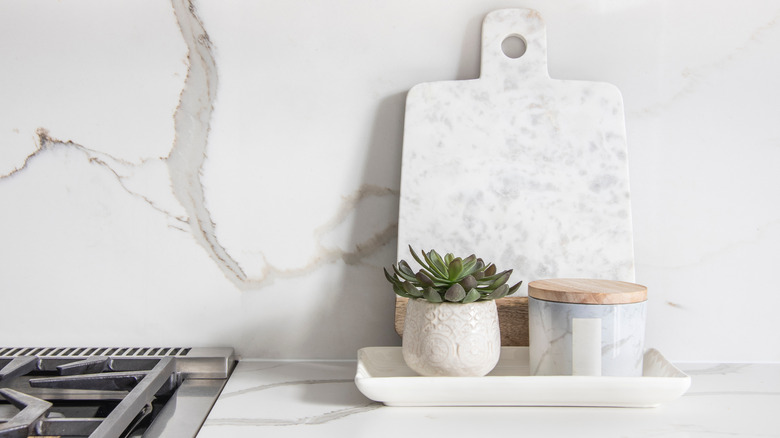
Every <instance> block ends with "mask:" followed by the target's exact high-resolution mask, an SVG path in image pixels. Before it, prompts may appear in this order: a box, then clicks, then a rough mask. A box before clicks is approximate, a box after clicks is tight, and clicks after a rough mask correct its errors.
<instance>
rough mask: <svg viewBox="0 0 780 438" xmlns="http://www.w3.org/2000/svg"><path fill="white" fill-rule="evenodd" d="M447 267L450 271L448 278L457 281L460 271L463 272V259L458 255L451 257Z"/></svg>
mask: <svg viewBox="0 0 780 438" xmlns="http://www.w3.org/2000/svg"><path fill="white" fill-rule="evenodd" d="M447 269H448V271H449V273H450V275H449V280H450V281H457V280H458V279H459V278H460V273H461V272H463V260H461V258H460V257H457V258H455V259H453V260H452V263H450V265H449V267H448V268H447Z"/></svg>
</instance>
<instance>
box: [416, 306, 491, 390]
mask: <svg viewBox="0 0 780 438" xmlns="http://www.w3.org/2000/svg"><path fill="white" fill-rule="evenodd" d="M405 319H406V321H405V326H404V336H403V357H404V360H405V361H406V364H407V365H408V366H409V368H411V369H413V370H414V371H416V372H418V373H420V374H422V375H425V376H484V375H485V374H487V373H489V372H490V371H491V370H492V369H493V367H495V366H496V363H497V362H498V357H499V354H500V352H501V334H500V330H499V326H498V313H497V311H496V303H495V301H492V300H491V301H480V302H474V303H469V304H460V303H430V302H427V301H425V300H419V299H414V300H409V304H408V307H407V313H406V318H405Z"/></svg>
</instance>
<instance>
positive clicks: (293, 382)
mask: <svg viewBox="0 0 780 438" xmlns="http://www.w3.org/2000/svg"><path fill="white" fill-rule="evenodd" d="M354 381H355V379H329V380H328V379H320V380H313V379H310V380H290V381H287V382H276V383H269V384H267V385H260V386H253V387H251V388H245V389H241V390H238V391H233V392H225V393H222V395H220V398H230V397H236V396H239V395H244V394H248V393H252V392H260V391H265V390H266V389H271V388H278V387H280V386H296V385H322V384H328V383H353V382H354Z"/></svg>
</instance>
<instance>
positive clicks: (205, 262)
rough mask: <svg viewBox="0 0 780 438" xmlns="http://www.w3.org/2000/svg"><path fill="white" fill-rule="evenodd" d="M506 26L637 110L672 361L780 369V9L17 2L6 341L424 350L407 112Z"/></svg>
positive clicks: (645, 220) (9, 81)
mask: <svg viewBox="0 0 780 438" xmlns="http://www.w3.org/2000/svg"><path fill="white" fill-rule="evenodd" d="M506 7H530V8H534V9H536V10H538V11H539V12H540V13H541V14H542V16H543V17H544V19H545V21H546V23H547V32H548V49H549V52H548V53H549V55H548V59H549V70H550V76H551V77H553V78H557V79H582V80H590V81H604V82H610V83H612V84H614V85H616V86H617V87H618V88H619V89H620V90H621V92H622V94H623V100H624V105H625V111H626V129H627V136H628V152H629V154H628V156H629V171H630V182H631V196H632V216H633V229H634V248H635V262H636V280H637V282H639V283H642V284H645V285H646V286H648V288H649V297H650V301H649V306H648V315H647V318H648V330H647V339H646V345H647V346H648V347H655V348H658V349H659V350H661V351H662V352H663V353H664V355H665V356H667V357H668V358H670V359H672V360H708V361H780V348H776V347H777V346H780V340H778V339H777V337H776V336H775V335H772V333H774V332H775V330H774V327H773V325H772V321H773V316H774V314H773V309H774V308H776V307H777V306H779V305H780V298H778V294H777V293H776V290H775V289H776V286H775V281H774V279H773V278H772V273H773V271H774V268H775V265H776V260H778V259H780V252H779V250H778V247H780V204H778V203H777V202H776V199H778V198H780V173H778V172H777V171H776V168H777V165H778V164H780V125H778V124H777V123H776V122H777V120H778V119H779V118H780V106H779V105H778V104H777V102H778V101H780V85H778V82H777V80H776V78H777V77H780V57H778V56H777V53H778V50H780V24H779V23H778V19H779V18H780V2H777V1H756V2H751V3H750V8H745V7H744V6H740V4H738V3H736V2H728V1H722V0H718V1H714V2H713V1H709V2H705V1H684V2H654V1H649V0H647V1H632V2H586V1H562V2H544V1H541V0H537V1H522V2H521V1H498V0H489V1H474V0H457V1H444V0H435V1H431V2H424V3H421V2H414V1H410V0H402V1H395V2H363V1H358V0H333V1H329V2H316V3H311V2H304V1H302V0H293V1H284V2H283V1H275V2H249V1H231V2H216V1H194V2H192V3H190V2H187V1H185V0H172V1H171V2H170V3H166V2H159V1H156V2H152V1H121V2H119V1H117V2H100V1H94V0H93V1H83V2H77V3H72V2H57V1H53V0H34V1H28V2H3V3H2V4H0V35H2V38H1V39H0V41H2V43H0V55H2V59H3V68H2V69H0V102H2V103H3V106H2V110H0V111H2V117H0V212H2V213H1V214H0V246H1V247H2V251H0V293H2V297H3V298H2V301H1V302H0V309H2V310H0V333H3V336H2V338H3V341H2V342H0V344H3V345H9V346H25V345H27V346H33V345H34V346H43V345H74V346H76V345H98V344H99V345H191V346H205V345H229V346H233V347H235V348H236V349H237V350H238V352H239V353H240V354H241V355H242V356H244V357H264V358H324V359H332V358H354V356H355V352H356V350H357V349H358V348H360V347H364V346H370V345H396V344H399V343H400V341H399V339H398V338H397V336H396V335H395V333H394V330H393V302H394V296H393V294H392V292H391V291H390V290H389V288H388V287H387V286H386V282H385V280H384V278H383V276H382V274H381V267H383V266H388V265H389V264H390V263H392V262H393V261H395V257H396V244H397V242H396V227H397V215H398V187H399V184H400V182H399V178H400V162H401V139H402V133H403V117H404V100H405V97H406V92H407V91H408V90H409V89H410V88H411V87H412V86H414V85H415V84H418V83H421V82H430V81H441V80H451V79H458V80H463V79H470V78H475V77H477V76H478V74H479V70H478V69H479V27H480V23H481V21H482V19H483V17H484V15H485V14H486V13H487V12H489V11H491V10H494V9H499V8H506ZM724 29H728V32H726V31H724ZM518 280H519V279H518ZM529 280H533V279H526V281H529ZM755 333H768V334H770V335H769V336H770V338H769V339H770V342H769V344H767V341H766V339H763V338H760V337H756V336H754V335H755ZM767 345H769V346H770V347H772V348H767Z"/></svg>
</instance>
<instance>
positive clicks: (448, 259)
mask: <svg viewBox="0 0 780 438" xmlns="http://www.w3.org/2000/svg"><path fill="white" fill-rule="evenodd" d="M454 258H455V256H454V255H452V253H451V252H448V253H447V255H445V256H444V263H445V264H446V265H447V266H449V265H450V263H452V260H453V259H454Z"/></svg>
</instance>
